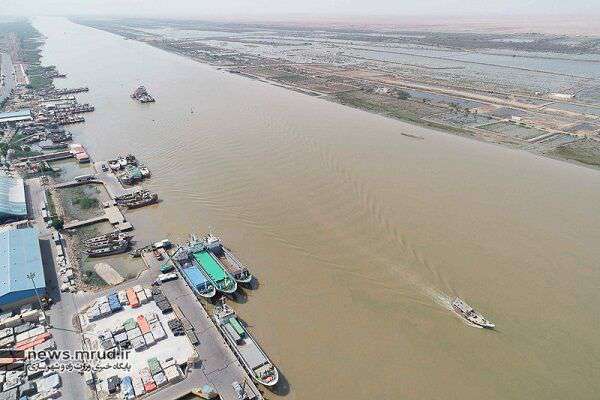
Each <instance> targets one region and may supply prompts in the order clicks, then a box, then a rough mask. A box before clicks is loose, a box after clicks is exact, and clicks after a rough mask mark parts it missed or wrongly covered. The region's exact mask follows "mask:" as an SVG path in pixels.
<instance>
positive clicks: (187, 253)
mask: <svg viewBox="0 0 600 400" xmlns="http://www.w3.org/2000/svg"><path fill="white" fill-rule="evenodd" d="M171 259H172V260H173V261H174V263H175V265H176V266H177V267H178V269H179V271H180V272H181V275H182V276H183V278H184V279H185V281H186V283H187V284H188V285H189V286H190V287H191V288H192V290H193V291H194V293H197V294H198V295H200V296H202V297H205V298H211V297H213V296H214V295H215V294H217V289H216V287H215V285H214V283H213V282H212V281H211V280H210V279H209V278H208V276H207V275H206V274H205V273H204V272H203V271H202V269H201V268H200V267H199V266H198V263H197V262H196V260H195V259H194V257H192V253H191V249H190V247H189V246H188V245H184V246H180V247H179V248H178V249H177V250H176V251H175V252H174V253H173V255H172V256H171Z"/></svg>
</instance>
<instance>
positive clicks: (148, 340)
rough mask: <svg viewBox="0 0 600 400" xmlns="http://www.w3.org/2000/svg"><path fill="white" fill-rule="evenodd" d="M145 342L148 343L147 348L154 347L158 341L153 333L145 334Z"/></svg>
mask: <svg viewBox="0 0 600 400" xmlns="http://www.w3.org/2000/svg"><path fill="white" fill-rule="evenodd" d="M144 340H145V341H146V346H148V347H150V346H152V345H154V343H156V340H154V336H152V333H151V332H148V333H146V334H144Z"/></svg>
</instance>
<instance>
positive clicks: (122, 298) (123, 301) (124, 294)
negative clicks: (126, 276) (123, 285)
mask: <svg viewBox="0 0 600 400" xmlns="http://www.w3.org/2000/svg"><path fill="white" fill-rule="evenodd" d="M117 298H118V299H119V303H121V305H122V306H126V305H128V304H129V302H128V301H127V292H125V291H124V290H120V291H119V293H117Z"/></svg>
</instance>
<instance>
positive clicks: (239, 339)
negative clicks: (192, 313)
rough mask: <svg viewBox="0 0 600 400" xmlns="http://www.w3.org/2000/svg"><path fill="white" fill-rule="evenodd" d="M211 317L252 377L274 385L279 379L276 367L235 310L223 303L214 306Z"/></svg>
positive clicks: (257, 380) (261, 382)
mask: <svg viewBox="0 0 600 400" xmlns="http://www.w3.org/2000/svg"><path fill="white" fill-rule="evenodd" d="M213 319H214V320H215V323H216V325H217V327H218V328H219V330H220V331H221V334H222V335H223V337H225V340H226V341H227V344H228V345H229V347H231V350H233V352H234V353H235V355H236V356H237V358H238V359H239V360H240V362H241V363H242V365H243V366H244V368H245V369H246V371H247V372H248V374H250V376H251V377H252V379H253V380H255V381H256V382H258V383H260V384H262V385H265V386H275V385H276V384H277V381H278V380H279V373H278V372H277V368H275V366H274V365H273V363H272V362H271V361H270V360H269V358H268V357H267V355H266V354H265V352H264V351H263V350H262V349H261V348H260V346H259V345H258V343H257V342H256V340H254V338H253V337H252V336H251V335H250V333H249V332H248V331H247V330H246V328H245V327H244V325H243V324H241V323H240V321H239V320H238V318H237V316H236V314H235V311H233V309H231V307H229V306H228V305H226V304H224V303H223V304H222V305H221V306H220V307H216V308H215V311H214V313H213Z"/></svg>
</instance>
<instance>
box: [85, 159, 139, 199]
mask: <svg viewBox="0 0 600 400" xmlns="http://www.w3.org/2000/svg"><path fill="white" fill-rule="evenodd" d="M102 165H106V166H107V167H108V165H107V164H106V162H105V161H97V162H95V163H94V170H95V171H96V178H95V179H96V180H98V181H100V182H102V183H103V184H104V187H105V188H106V191H107V192H108V194H109V196H110V197H111V198H112V199H114V198H115V197H119V196H123V195H125V194H130V193H134V192H135V189H125V188H124V187H123V185H121V182H119V179H117V177H116V176H114V175H113V174H109V173H107V172H104V171H102Z"/></svg>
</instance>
